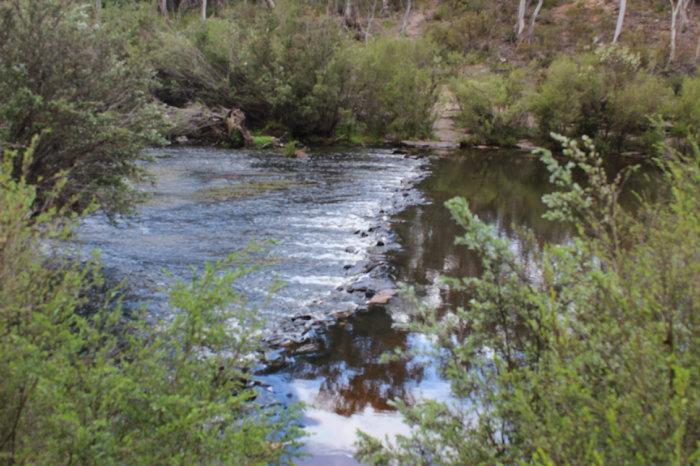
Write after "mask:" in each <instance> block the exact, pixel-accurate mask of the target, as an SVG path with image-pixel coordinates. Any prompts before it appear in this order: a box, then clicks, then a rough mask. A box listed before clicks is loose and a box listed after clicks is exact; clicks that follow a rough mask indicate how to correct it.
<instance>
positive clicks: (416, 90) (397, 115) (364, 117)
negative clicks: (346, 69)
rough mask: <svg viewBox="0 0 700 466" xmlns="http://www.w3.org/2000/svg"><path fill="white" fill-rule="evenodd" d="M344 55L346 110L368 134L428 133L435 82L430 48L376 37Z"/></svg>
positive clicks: (426, 44) (425, 44)
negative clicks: (346, 62) (347, 73)
mask: <svg viewBox="0 0 700 466" xmlns="http://www.w3.org/2000/svg"><path fill="white" fill-rule="evenodd" d="M346 52H347V53H348V55H349V58H348V59H349V61H350V63H351V78H350V80H349V82H348V83H347V94H348V101H349V103H348V105H349V109H350V111H351V112H352V114H353V115H354V118H355V119H356V121H357V122H358V124H359V125H360V126H361V127H362V128H364V129H365V130H366V132H367V133H369V134H371V135H383V134H386V133H389V134H391V135H394V136H397V137H409V136H427V135H429V134H430V127H431V124H432V110H433V106H434V104H435V101H436V98H437V92H436V89H437V84H438V77H439V74H438V72H439V62H436V58H435V54H434V48H433V45H432V43H430V42H429V41H423V40H421V41H411V40H406V39H392V38H381V39H375V40H372V41H370V42H369V43H368V44H367V45H365V46H362V45H356V46H355V47H353V48H350V49H348V50H347V51H346Z"/></svg>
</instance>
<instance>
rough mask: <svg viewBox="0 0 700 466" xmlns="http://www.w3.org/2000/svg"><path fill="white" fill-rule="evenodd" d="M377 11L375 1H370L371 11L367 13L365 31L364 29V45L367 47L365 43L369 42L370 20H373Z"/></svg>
mask: <svg viewBox="0 0 700 466" xmlns="http://www.w3.org/2000/svg"><path fill="white" fill-rule="evenodd" d="M376 9H377V0H373V1H372V11H371V12H370V13H369V17H368V19H367V29H365V45H367V42H369V35H370V32H371V31H372V20H373V19H374V12H375V10H376Z"/></svg>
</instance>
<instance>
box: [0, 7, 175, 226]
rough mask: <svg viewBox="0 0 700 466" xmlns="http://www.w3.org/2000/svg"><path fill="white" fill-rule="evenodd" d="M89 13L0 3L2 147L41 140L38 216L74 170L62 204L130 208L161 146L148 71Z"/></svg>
mask: <svg viewBox="0 0 700 466" xmlns="http://www.w3.org/2000/svg"><path fill="white" fill-rule="evenodd" d="M89 11H90V10H89V9H86V8H85V7H84V6H82V4H81V3H80V2H73V1H69V0H36V1H35V0H16V1H12V2H10V1H4V2H0V57H1V58H0V148H3V147H4V148H23V147H24V148H26V147H27V146H28V144H29V143H30V141H31V139H32V138H33V137H34V136H35V135H39V134H40V135H41V139H40V141H39V143H38V144H37V145H36V147H35V158H34V162H33V163H32V165H31V166H30V167H29V169H28V171H27V173H26V174H27V177H28V178H27V180H28V182H30V183H36V184H38V185H39V186H41V187H42V189H41V190H40V192H39V197H38V199H37V205H36V206H35V207H36V208H37V209H40V208H45V207H46V205H45V204H46V203H45V201H46V199H44V197H43V193H44V192H49V191H50V190H51V187H52V186H54V185H55V184H56V182H57V180H58V179H59V178H60V176H59V174H60V173H62V172H67V186H66V188H67V189H65V190H63V191H62V192H61V196H60V197H59V198H57V199H54V201H55V202H57V203H59V204H66V203H69V204H70V205H71V207H73V208H75V209H78V210H80V209H82V208H84V207H85V206H86V205H87V204H89V203H90V202H91V201H92V200H93V199H95V200H96V201H97V202H98V204H99V205H100V206H101V207H102V208H103V209H105V210H106V211H108V212H123V211H125V210H127V209H128V208H129V206H130V204H131V202H132V201H133V199H134V198H135V195H136V193H135V191H134V190H133V189H132V188H131V185H130V184H129V182H128V180H130V179H135V178H138V177H139V176H140V175H141V171H140V169H139V168H138V166H137V165H136V163H135V162H136V161H137V160H139V159H140V158H141V150H142V149H143V148H144V147H145V146H148V145H152V144H156V143H158V142H160V141H161V139H160V136H159V133H158V129H159V127H160V118H159V117H158V114H157V113H156V112H155V111H154V110H153V109H152V108H151V107H150V106H149V87H150V85H151V76H150V73H149V72H148V70H147V69H146V68H144V67H143V66H141V65H140V64H139V63H138V62H135V61H131V60H129V58H128V55H127V54H126V51H125V44H124V42H123V41H122V40H121V39H119V38H117V37H115V36H113V35H110V34H108V33H107V31H106V30H104V29H102V28H101V27H100V26H99V25H97V24H96V23H95V21H94V20H93V19H92V18H91V17H90V16H89V15H88V14H87V13H88V12H89ZM15 169H16V170H19V167H15Z"/></svg>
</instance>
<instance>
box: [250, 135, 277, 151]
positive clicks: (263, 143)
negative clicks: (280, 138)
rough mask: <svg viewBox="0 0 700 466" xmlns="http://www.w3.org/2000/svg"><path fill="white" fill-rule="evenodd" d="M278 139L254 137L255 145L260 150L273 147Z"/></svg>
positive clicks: (263, 136) (262, 136)
mask: <svg viewBox="0 0 700 466" xmlns="http://www.w3.org/2000/svg"><path fill="white" fill-rule="evenodd" d="M275 141H276V139H275V138H274V136H265V135H259V136H253V145H254V146H255V147H256V148H258V149H266V148H268V147H271V146H272V145H273V144H274V143H275Z"/></svg>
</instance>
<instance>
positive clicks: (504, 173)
mask: <svg viewBox="0 0 700 466" xmlns="http://www.w3.org/2000/svg"><path fill="white" fill-rule="evenodd" d="M431 168H432V175H431V176H429V177H428V178H427V179H426V180H425V181H423V183H422V184H421V185H420V189H421V190H422V191H423V192H424V193H425V195H426V197H427V198H428V200H429V201H430V203H429V204H425V205H418V206H414V207H411V208H408V209H406V210H405V211H404V212H403V213H401V214H400V215H398V216H397V218H396V221H395V223H394V230H395V231H396V232H397V234H398V236H399V242H400V243H401V245H402V246H403V248H402V249H401V250H400V251H397V252H395V253H393V254H392V255H391V257H390V262H391V263H392V264H393V267H394V274H395V276H396V278H397V280H399V281H401V282H404V283H408V284H411V285H414V286H416V287H417V288H418V289H419V291H422V294H423V295H426V296H429V295H430V294H431V293H432V294H433V295H437V296H434V297H433V299H432V304H433V305H437V306H438V307H445V306H449V307H455V306H459V305H464V304H465V302H464V300H465V298H464V296H463V295H462V294H461V293H450V292H449V290H446V289H444V288H442V287H441V286H440V284H439V278H440V277H441V276H446V275H447V276H456V277H466V276H475V275H478V274H479V272H480V270H481V269H480V261H479V259H478V257H476V255H475V254H473V253H472V252H470V251H469V250H467V248H465V247H464V246H456V245H455V244H454V239H455V237H456V236H458V235H460V234H462V233H463V232H462V230H461V228H460V227H459V226H458V225H456V224H455V222H454V221H453V220H452V218H451V216H450V213H449V212H448V211H447V209H446V208H445V207H444V203H445V201H447V200H449V199H451V198H453V197H455V196H462V197H464V198H466V199H467V201H468V202H469V206H470V208H471V210H472V211H473V212H474V213H476V214H477V215H478V216H479V218H481V219H482V220H484V221H486V222H487V223H489V224H491V225H494V227H495V228H496V230H497V232H498V234H499V235H500V236H501V237H503V238H507V239H508V241H509V242H510V244H511V247H512V249H513V251H514V252H516V253H517V254H518V255H519V256H520V258H521V260H522V261H523V262H525V263H530V262H532V260H533V257H534V254H533V253H534V252H536V251H538V250H539V249H541V247H542V246H543V245H544V244H545V243H546V242H561V241H563V240H565V238H566V237H567V231H566V228H563V227H562V226H561V225H559V224H555V223H553V222H549V221H547V220H544V219H543V218H542V215H543V214H544V212H545V206H544V205H543V203H542V196H543V195H544V194H546V193H547V192H550V191H551V186H550V184H549V181H548V173H547V170H546V168H545V167H544V166H543V165H542V164H541V163H540V162H539V161H538V160H537V159H535V158H533V157H530V156H526V155H523V154H522V153H512V152H506V151H499V152H492V153H489V152H487V153H484V152H478V153H468V152H467V153H463V154H461V155H460V156H458V157H451V158H441V159H438V160H435V161H434V162H433V164H432V166H431ZM529 232H532V234H533V236H531V235H530V233H529ZM531 239H532V240H531ZM533 249H534V250H533Z"/></svg>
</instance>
